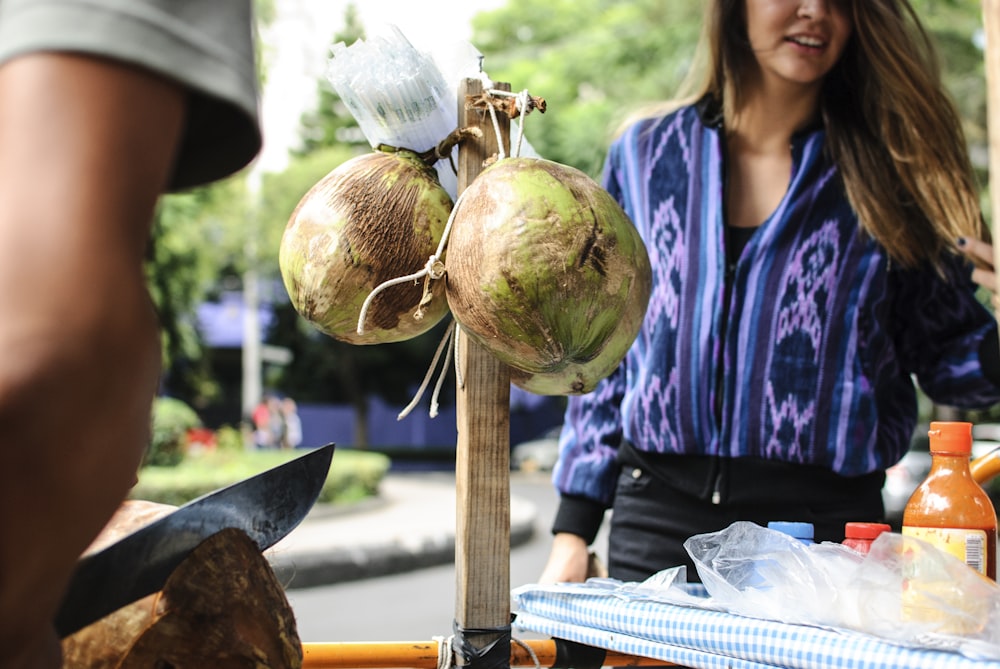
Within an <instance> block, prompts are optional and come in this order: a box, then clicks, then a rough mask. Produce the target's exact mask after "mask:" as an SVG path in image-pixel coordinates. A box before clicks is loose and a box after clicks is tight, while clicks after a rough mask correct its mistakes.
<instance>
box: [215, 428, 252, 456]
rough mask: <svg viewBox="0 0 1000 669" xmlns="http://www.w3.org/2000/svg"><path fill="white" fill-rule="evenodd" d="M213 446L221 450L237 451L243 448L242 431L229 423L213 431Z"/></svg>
mask: <svg viewBox="0 0 1000 669" xmlns="http://www.w3.org/2000/svg"><path fill="white" fill-rule="evenodd" d="M215 448H216V449H218V450H219V451H222V452H229V453H238V452H239V451H242V450H243V449H244V448H245V439H244V437H243V433H242V432H240V431H239V430H238V429H237V428H235V427H233V426H231V425H223V426H222V427H220V428H219V429H218V430H216V431H215Z"/></svg>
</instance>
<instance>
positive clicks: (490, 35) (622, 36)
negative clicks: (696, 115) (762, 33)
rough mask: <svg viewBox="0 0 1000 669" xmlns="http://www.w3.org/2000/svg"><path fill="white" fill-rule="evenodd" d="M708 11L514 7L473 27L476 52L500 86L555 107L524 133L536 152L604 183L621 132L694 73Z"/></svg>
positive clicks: (658, 0) (653, 4) (693, 5)
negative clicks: (635, 114) (615, 135)
mask: <svg viewBox="0 0 1000 669" xmlns="http://www.w3.org/2000/svg"><path fill="white" fill-rule="evenodd" d="M701 6H702V3H701V1H700V0H638V1H637V2H629V3H622V2H615V1H614V0H554V1H552V2H546V3H536V2H530V0H510V2H508V3H507V4H506V5H505V6H503V7H501V8H499V9H496V10H493V11H490V12H483V13H481V14H479V15H478V16H476V17H475V18H474V19H473V28H474V32H473V43H474V44H475V45H476V46H477V48H479V50H480V51H481V52H482V53H483V55H484V69H485V70H486V72H487V73H488V74H489V75H490V77H491V78H492V79H494V80H497V81H505V82H508V83H510V84H511V86H512V88H513V89H514V90H521V89H524V88H527V89H528V90H529V92H531V93H532V94H533V95H539V96H541V97H544V98H545V99H546V102H547V103H548V110H547V111H546V113H545V115H544V116H540V117H538V118H532V117H529V118H528V120H527V122H526V125H525V132H526V136H527V138H528V140H529V141H530V142H531V144H532V146H534V148H535V149H536V150H538V152H539V153H540V154H541V155H542V156H544V157H546V158H549V159H551V160H555V161H557V162H561V163H564V164H567V165H572V166H574V167H577V168H579V169H581V170H583V171H585V172H587V173H588V174H590V175H591V176H595V177H596V176H597V175H599V173H600V170H601V167H602V165H603V161H604V153H605V151H606V150H607V146H608V143H609V142H610V138H611V135H612V132H613V130H614V128H615V126H617V125H618V124H620V123H621V122H622V121H623V120H624V119H625V118H626V117H627V115H628V114H629V113H630V112H632V111H634V110H635V109H636V108H637V107H639V106H640V105H641V104H642V103H645V102H649V101H652V100H661V99H664V98H666V97H669V96H670V95H671V94H672V92H673V91H674V90H675V89H676V88H677V86H678V85H679V83H680V81H681V80H682V78H683V77H684V75H685V74H686V73H687V70H688V68H689V65H690V59H691V56H692V55H693V52H694V45H695V43H696V42H697V38H698V34H699V31H700V26H701V12H702V9H701ZM651 27H652V28H651Z"/></svg>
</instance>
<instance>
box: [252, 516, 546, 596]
mask: <svg viewBox="0 0 1000 669" xmlns="http://www.w3.org/2000/svg"><path fill="white" fill-rule="evenodd" d="M534 534H535V524H534V517H532V518H531V519H530V521H525V522H519V523H516V524H514V523H512V524H511V528H510V546H511V548H514V547H516V546H520V545H522V544H525V543H527V542H528V541H529V540H530V539H531V538H532V537H533V536H534ZM269 559H270V561H271V566H272V568H273V569H274V573H275V575H276V576H277V577H278V580H279V581H280V582H281V583H283V584H284V587H285V588H286V589H288V590H298V589H304V588H314V587H317V586H321V585H334V584H337V583H346V582H350V581H358V580H362V579H366V578H377V577H379V576H391V575H393V574H401V573H405V572H408V571H414V570H417V569H424V568H426V567H437V566H440V565H445V564H454V563H455V537H454V534H448V535H439V536H436V537H435V536H429V537H424V538H423V539H422V540H420V542H419V543H416V545H411V546H402V545H399V544H394V545H390V546H380V547H374V548H372V547H368V548H366V547H360V548H358V549H355V550H350V549H344V548H337V549H334V550H331V551H329V552H325V553H301V554H298V555H284V556H279V555H275V556H270V558H269Z"/></svg>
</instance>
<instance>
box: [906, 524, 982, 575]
mask: <svg viewBox="0 0 1000 669" xmlns="http://www.w3.org/2000/svg"><path fill="white" fill-rule="evenodd" d="M902 534H903V536H908V537H914V538H916V539H922V540H923V541H926V542H927V543H929V544H932V545H934V546H936V547H937V548H938V549H940V550H942V551H944V552H946V553H950V554H951V555H954V556H955V557H957V558H958V559H959V560H961V561H962V562H964V563H965V564H967V565H969V566H970V567H972V568H973V569H975V570H976V571H978V572H979V573H980V574H982V575H984V576H985V575H986V551H987V550H988V547H987V545H986V532H985V530H974V529H955V528H948V527H903V531H902Z"/></svg>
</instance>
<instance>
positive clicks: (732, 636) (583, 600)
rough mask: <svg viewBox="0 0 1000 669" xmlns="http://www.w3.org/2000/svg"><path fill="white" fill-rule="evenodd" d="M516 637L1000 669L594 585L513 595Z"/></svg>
mask: <svg viewBox="0 0 1000 669" xmlns="http://www.w3.org/2000/svg"><path fill="white" fill-rule="evenodd" d="M513 598H514V603H515V611H516V613H517V616H516V619H515V621H514V630H515V634H516V632H517V631H530V632H534V633H538V634H544V635H548V636H550V637H553V638H558V639H567V640H570V641H576V642H578V643H582V644H586V645H588V646H594V647H597V648H604V649H606V650H613V651H617V652H622V653H628V654H631V655H640V656H645V657H653V658H657V659H660V660H666V661H668V662H674V663H676V664H679V665H682V666H686V667H693V668H695V669H776V668H781V669H826V668H830V669H1000V662H998V661H991V660H975V659H972V658H970V657H967V656H965V655H962V654H959V653H956V652H951V651H947V650H931V649H922V648H910V647H905V646H901V645H896V644H893V643H889V642H887V641H885V640H883V639H881V638H877V637H873V636H868V635H865V634H861V633H857V632H851V631H842V630H833V629H826V628H819V627H811V626H806V625H792V624H786V623H780V622H774V621H769V620H759V619H755V618H747V617H743V616H738V615H733V614H731V613H727V612H723V611H715V610H710V609H702V608H695V607H689V606H678V605H675V604H669V603H665V602H662V601H653V600H650V599H649V598H647V597H644V596H642V595H641V594H639V593H636V594H634V595H629V594H628V593H627V592H625V593H622V592H621V591H612V590H609V589H608V588H607V587H606V586H605V587H600V586H597V585H589V584H564V585H557V586H535V585H525V586H522V587H520V588H517V589H515V590H514V593H513Z"/></svg>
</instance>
